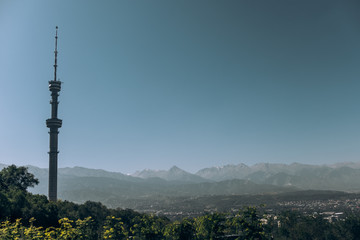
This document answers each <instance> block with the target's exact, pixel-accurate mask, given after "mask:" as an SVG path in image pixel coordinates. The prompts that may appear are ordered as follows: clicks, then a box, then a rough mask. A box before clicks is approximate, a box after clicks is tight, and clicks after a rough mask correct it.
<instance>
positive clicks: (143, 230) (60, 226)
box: [0, 165, 360, 240]
mask: <svg viewBox="0 0 360 240" xmlns="http://www.w3.org/2000/svg"><path fill="white" fill-rule="evenodd" d="M37 183H38V180H37V179H36V178H35V177H34V176H33V175H32V174H30V173H28V172H27V169H26V168H25V167H16V166H14V165H12V166H9V167H7V168H4V169H3V170H2V171H0V186H1V190H0V221H1V226H0V239H89V240H90V239H91V240H96V239H139V240H140V239H146V240H151V239H156V240H161V239H164V240H168V239H169V240H177V239H178V240H186V239H194V240H208V239H209V240H215V239H330V240H331V239H360V216H358V215H348V217H347V218H346V219H345V220H344V221H336V222H333V223H329V222H328V221H327V220H324V219H323V217H322V216H320V215H314V216H306V215H303V214H301V213H299V212H294V211H289V212H283V213H281V214H279V215H278V216H272V215H266V214H264V213H260V212H259V211H258V209H256V208H254V207H246V208H244V209H242V210H241V211H239V212H238V213H236V214H232V213H212V214H207V215H204V216H200V217H196V218H184V219H182V220H181V221H170V220H169V219H167V218H165V217H158V216H154V215H149V214H141V213H138V212H135V211H133V210H129V209H126V210H123V209H108V208H106V207H105V206H103V205H102V204H101V203H96V202H86V203H84V204H75V203H72V202H67V201H57V202H49V201H48V200H47V198H46V197H45V196H43V195H33V194H31V193H29V192H27V188H28V187H32V186H34V185H36V184H37Z"/></svg>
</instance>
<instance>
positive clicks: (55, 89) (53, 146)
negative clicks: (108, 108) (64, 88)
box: [46, 26, 62, 201]
mask: <svg viewBox="0 0 360 240" xmlns="http://www.w3.org/2000/svg"><path fill="white" fill-rule="evenodd" d="M57 32H58V27H57V26H56V35H55V52H54V53H55V64H54V80H52V81H49V90H50V92H51V101H50V104H51V118H49V119H47V120H46V126H47V127H48V128H50V131H49V134H50V151H49V200H50V201H56V200H57V169H58V153H59V152H58V134H59V131H58V129H59V128H60V127H61V125H62V120H61V119H58V118H57V112H58V104H59V102H58V96H59V92H60V90H61V82H60V81H58V80H56V79H57V78H56V70H57V53H58V51H57V39H58V34H57Z"/></svg>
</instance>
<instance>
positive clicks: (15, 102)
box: [0, 0, 360, 173]
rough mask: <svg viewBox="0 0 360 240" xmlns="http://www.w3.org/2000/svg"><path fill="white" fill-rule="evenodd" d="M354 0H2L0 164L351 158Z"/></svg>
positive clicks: (358, 109)
mask: <svg viewBox="0 0 360 240" xmlns="http://www.w3.org/2000/svg"><path fill="white" fill-rule="evenodd" d="M359 12H360V2H359V1H357V0H354V1H346V0H344V1H332V0H322V1H316V0H281V1H280V0H274V1H268V0H257V1H250V0H236V1H235V0H228V1H212V0H206V1H205V0H199V1H193V0H182V1H168V0H162V1H159V0H154V1H145V0H134V1H115V0H108V1H88V0H86V1H85V0H77V1H70V0H68V1H45V0H43V1H40V0H33V1H13V0H0V83H1V85H0V162H1V163H5V164H17V165H27V164H30V165H35V166H39V167H47V166H48V154H47V151H48V148H49V147H48V146H49V139H48V138H49V136H48V129H47V128H46V126H45V120H46V119H47V118H49V117H50V104H49V100H50V92H49V90H48V81H49V80H52V77H53V66H52V65H53V61H54V54H53V51H54V34H55V26H56V25H58V26H59V43H58V46H59V55H58V57H59V59H58V64H59V67H58V77H59V78H60V80H61V81H62V82H64V83H63V86H62V91H61V93H60V98H59V100H60V104H59V118H61V119H63V127H62V128H61V129H60V134H59V150H60V154H59V167H67V166H83V167H88V168H102V169H106V170H111V171H119V172H122V173H132V172H134V171H136V170H141V169H144V168H150V169H168V168H170V167H171V166H173V165H177V166H178V167H180V168H183V169H184V170H187V171H190V172H196V171H197V170H199V169H201V168H204V167H210V166H219V165H225V164H237V163H245V164H248V165H253V164H255V163H258V162H276V163H292V162H300V163H311V164H326V163H334V162H342V161H360V14H359Z"/></svg>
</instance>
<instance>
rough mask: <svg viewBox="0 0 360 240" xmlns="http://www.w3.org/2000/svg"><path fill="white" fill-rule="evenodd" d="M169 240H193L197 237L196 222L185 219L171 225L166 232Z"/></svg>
mask: <svg viewBox="0 0 360 240" xmlns="http://www.w3.org/2000/svg"><path fill="white" fill-rule="evenodd" d="M164 236H165V237H166V238H167V239H172V240H191V239H194V236H195V226H194V221H193V220H191V219H188V218H184V219H183V220H182V221H175V222H172V223H169V224H168V225H167V226H166V228H165V232H164Z"/></svg>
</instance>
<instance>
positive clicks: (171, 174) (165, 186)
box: [0, 162, 360, 208]
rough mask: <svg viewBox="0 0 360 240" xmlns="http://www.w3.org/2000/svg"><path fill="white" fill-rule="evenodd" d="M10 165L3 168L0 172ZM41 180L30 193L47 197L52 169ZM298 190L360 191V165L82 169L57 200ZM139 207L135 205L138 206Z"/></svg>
mask: <svg viewBox="0 0 360 240" xmlns="http://www.w3.org/2000/svg"><path fill="white" fill-rule="evenodd" d="M5 166H6V165H4V164H0V168H3V167H5ZM27 167H28V170H29V172H31V173H33V174H34V175H35V176H36V177H37V178H38V179H39V181H40V184H39V185H38V186H36V187H35V188H32V189H29V190H30V191H31V192H33V193H36V194H45V195H46V194H47V188H48V185H47V182H48V170H47V169H44V168H38V167H34V166H27ZM300 190H335V191H347V192H359V191H360V163H353V162H350V163H337V164H333V165H309V164H300V163H293V164H273V163H259V164H255V165H253V166H247V165H245V164H242V163H240V164H237V165H225V166H221V167H210V168H204V169H201V170H199V171H198V172H196V173H195V174H192V173H189V172H186V171H184V170H182V169H180V168H178V167H176V166H174V167H172V168H170V169H169V170H149V169H146V170H143V171H138V172H135V173H134V174H132V175H125V174H122V173H119V172H109V171H105V170H101V169H89V168H83V167H73V168H59V170H58V196H59V198H60V199H63V200H70V201H74V202H84V201H87V200H92V201H100V202H103V203H104V204H107V205H108V206H111V207H122V208H126V207H128V206H127V205H126V204H125V203H129V204H130V203H131V206H134V204H135V203H134V201H135V200H136V199H138V200H139V199H141V200H142V201H147V200H146V199H157V198H160V197H199V196H216V195H249V194H250V195H251V194H276V193H286V192H295V191H300ZM135 205H136V204H135Z"/></svg>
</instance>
